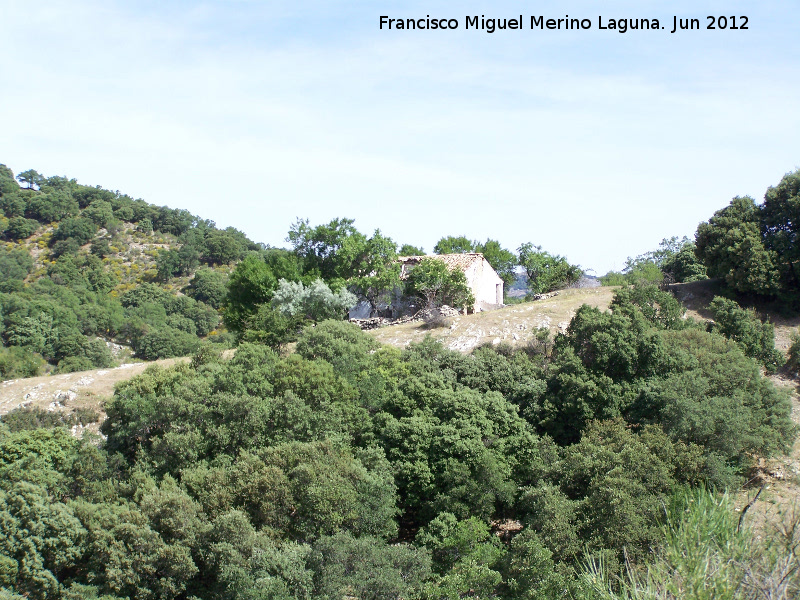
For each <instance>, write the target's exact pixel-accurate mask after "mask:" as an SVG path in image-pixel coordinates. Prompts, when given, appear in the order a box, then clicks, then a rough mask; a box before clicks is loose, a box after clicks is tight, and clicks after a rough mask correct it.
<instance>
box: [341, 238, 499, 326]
mask: <svg viewBox="0 0 800 600" xmlns="http://www.w3.org/2000/svg"><path fill="white" fill-rule="evenodd" d="M424 258H433V259H436V260H441V261H442V262H444V263H445V264H446V265H447V267H448V268H449V269H450V270H451V271H452V270H455V269H458V270H459V271H462V272H463V273H464V275H465V276H466V278H467V285H468V286H469V288H470V290H472V295H473V296H474V297H475V304H474V305H473V306H470V307H467V310H469V311H470V312H481V311H485V310H492V309H495V308H500V307H502V306H503V280H502V279H500V276H499V275H498V274H497V272H495V270H494V269H493V268H492V265H490V264H489V261H488V260H486V259H485V258H484V256H483V254H481V253H479V252H470V253H466V254H428V255H425V256H400V257H398V259H397V262H399V263H400V279H405V278H406V277H407V276H408V273H409V272H410V271H411V269H413V268H414V267H415V266H416V265H418V264H419V263H420V261H421V260H422V259H424ZM422 308H424V307H423V306H422V305H421V303H420V302H419V300H418V299H416V298H408V297H404V296H403V294H402V290H399V289H398V290H395V292H394V294H393V300H392V303H391V306H390V307H389V306H387V307H386V309H385V310H381V311H379V312H380V313H381V315H380V316H391V317H392V318H397V317H400V316H403V315H407V314H413V313H415V312H417V310H420V309H422ZM370 312H371V311H370V306H369V304H368V303H366V302H362V303H360V304H359V305H357V306H355V307H354V308H353V309H352V310H350V315H349V316H350V318H351V319H363V318H369V317H373V316H376V315H373V314H370ZM388 313H391V314H388Z"/></svg>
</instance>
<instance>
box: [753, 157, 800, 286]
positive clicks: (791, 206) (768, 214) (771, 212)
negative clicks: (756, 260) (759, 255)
mask: <svg viewBox="0 0 800 600" xmlns="http://www.w3.org/2000/svg"><path fill="white" fill-rule="evenodd" d="M760 216H761V230H762V232H763V235H764V248H765V249H766V250H767V251H770V252H773V253H774V255H775V265H776V267H777V269H778V272H779V273H780V277H781V285H782V287H783V289H784V290H786V291H790V292H791V293H794V294H796V293H798V292H800V169H798V170H797V171H794V172H793V173H787V174H786V175H784V177H783V179H781V181H780V183H779V184H778V185H777V186H775V187H770V188H769V189H768V190H767V193H766V195H765V196H764V204H763V206H762V208H761V214H760Z"/></svg>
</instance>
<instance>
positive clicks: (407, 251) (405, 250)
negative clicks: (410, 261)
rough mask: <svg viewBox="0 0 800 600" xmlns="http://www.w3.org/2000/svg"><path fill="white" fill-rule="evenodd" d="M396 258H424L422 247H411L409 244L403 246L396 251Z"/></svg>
mask: <svg viewBox="0 0 800 600" xmlns="http://www.w3.org/2000/svg"><path fill="white" fill-rule="evenodd" d="M397 254H398V256H425V250H423V248H422V246H412V245H411V244H403V245H402V246H400V249H399V250H398V251H397Z"/></svg>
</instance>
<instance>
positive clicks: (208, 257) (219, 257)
mask: <svg viewBox="0 0 800 600" xmlns="http://www.w3.org/2000/svg"><path fill="white" fill-rule="evenodd" d="M204 247H205V249H204V250H203V253H202V254H203V260H205V261H207V262H208V263H210V264H212V265H227V264H230V263H232V262H233V261H235V260H237V259H238V258H239V257H240V256H241V254H242V247H241V245H240V244H239V241H238V240H237V239H236V238H235V237H234V236H233V235H231V234H230V233H228V232H227V231H212V232H211V233H209V234H208V235H207V236H206V238H205V240H204Z"/></svg>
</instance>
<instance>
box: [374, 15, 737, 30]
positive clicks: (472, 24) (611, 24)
mask: <svg viewBox="0 0 800 600" xmlns="http://www.w3.org/2000/svg"><path fill="white" fill-rule="evenodd" d="M749 21H750V19H749V18H748V17H747V16H746V15H738V16H737V15H707V16H704V17H679V16H677V15H674V16H672V17H668V18H666V19H663V23H664V24H663V25H662V20H660V19H657V18H647V17H645V18H627V17H626V18H615V17H602V16H598V17H596V18H594V19H590V18H586V17H570V16H569V15H565V16H564V17H561V18H549V17H545V16H543V15H538V16H537V15H531V16H530V17H528V18H525V17H523V16H522V15H519V16H515V17H511V18H494V17H486V16H484V15H474V16H466V17H464V18H463V19H457V18H447V17H445V18H436V17H431V16H430V15H426V16H425V17H423V18H394V17H389V16H387V15H381V16H380V17H379V28H380V29H381V30H392V31H401V30H402V31H408V30H416V29H421V30H456V29H462V28H463V29H465V30H473V31H483V32H485V33H494V32H496V31H509V30H518V31H521V30H523V29H529V30H531V31H536V30H539V31H547V30H589V29H597V30H600V31H614V32H616V33H628V32H630V31H668V32H669V33H677V32H679V31H686V30H701V29H705V30H717V31H722V30H725V31H727V30H746V29H749V27H748V23H749ZM595 23H596V25H597V26H596V27H595ZM462 24H463V27H462Z"/></svg>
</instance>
